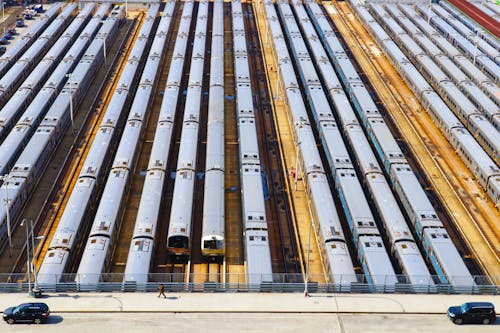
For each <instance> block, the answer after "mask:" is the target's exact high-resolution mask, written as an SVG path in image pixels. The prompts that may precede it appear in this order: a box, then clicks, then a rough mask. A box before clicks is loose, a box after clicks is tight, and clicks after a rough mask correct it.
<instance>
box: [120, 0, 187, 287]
mask: <svg viewBox="0 0 500 333" xmlns="http://www.w3.org/2000/svg"><path fill="white" fill-rule="evenodd" d="M193 8H194V2H193V1H185V2H184V7H183V9H182V13H181V20H180V24H179V27H178V32H177V36H176V39H175V41H176V42H175V46H174V52H173V57H172V60H171V62H170V67H169V71H168V77H167V83H166V87H165V93H164V95H163V99H162V103H161V108H160V114H159V117H158V123H157V127H156V132H155V136H154V139H153V147H152V149H151V155H150V158H149V162H148V167H147V172H146V178H145V180H144V186H143V188H142V194H141V200H140V202H139V209H138V211H137V218H136V221H135V226H134V231H133V233H132V239H131V242H130V249H129V252H128V256H127V262H126V264H125V275H124V277H123V281H124V282H125V283H130V282H133V283H137V284H138V285H140V284H144V283H146V282H148V273H149V271H150V269H151V264H152V261H153V260H152V259H153V250H154V248H155V242H156V241H157V237H156V235H157V232H158V219H159V215H160V207H161V204H162V200H163V199H162V198H163V194H164V186H165V182H166V179H167V177H168V173H167V164H168V160H169V152H170V148H171V142H172V140H173V137H172V136H173V130H174V120H175V118H176V109H177V101H178V98H179V92H180V91H179V90H180V83H181V80H182V73H183V70H184V63H185V55H186V48H187V41H188V36H189V27H190V25H191V21H192V15H193Z"/></svg>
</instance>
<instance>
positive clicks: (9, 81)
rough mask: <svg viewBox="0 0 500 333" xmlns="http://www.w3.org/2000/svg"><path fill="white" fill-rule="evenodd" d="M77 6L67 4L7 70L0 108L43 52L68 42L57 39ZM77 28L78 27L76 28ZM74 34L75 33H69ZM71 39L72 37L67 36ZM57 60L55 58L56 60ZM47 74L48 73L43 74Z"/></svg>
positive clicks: (0, 86) (0, 89)
mask: <svg viewBox="0 0 500 333" xmlns="http://www.w3.org/2000/svg"><path fill="white" fill-rule="evenodd" d="M84 11H85V15H86V16H87V17H88V15H89V14H90V12H89V11H88V10H87V9H85V10H84ZM76 12H77V5H76V4H69V5H67V6H66V7H64V9H63V10H62V12H61V14H59V16H57V17H56V19H55V20H54V21H52V23H51V24H50V25H49V26H48V27H47V29H45V31H44V32H43V33H42V34H41V35H40V36H39V37H38V38H37V39H36V41H35V42H34V43H32V44H31V45H30V47H29V48H28V49H27V50H26V52H24V54H23V55H22V56H21V57H19V59H17V60H16V62H15V63H14V64H13V65H12V66H11V67H10V68H9V70H8V71H7V73H5V74H4V75H2V76H1V78H0V106H1V105H3V104H4V103H5V102H6V101H7V100H8V99H9V97H10V96H11V95H12V93H13V92H14V90H15V88H17V86H18V83H19V81H20V80H22V79H24V78H25V77H26V76H27V75H28V74H30V72H31V71H32V70H33V67H35V65H36V64H37V63H38V62H39V61H40V59H41V58H42V57H43V56H44V54H45V52H47V50H48V49H49V47H50V46H51V45H53V44H54V43H55V42H56V40H58V41H61V42H62V43H65V44H67V43H68V40H67V39H66V40H64V35H62V36H60V38H59V39H58V37H59V34H60V33H61V31H62V30H63V29H65V28H66V26H67V25H68V24H69V23H70V22H71V20H73V17H74V16H75V15H76ZM77 22H78V23H79V25H80V26H82V24H83V23H84V22H85V21H84V20H83V21H82V20H80V19H78V20H77ZM77 28H78V27H77ZM69 33H70V34H75V35H76V32H75V31H72V32H69ZM69 38H70V39H72V38H73V35H69ZM56 59H57V58H56ZM44 74H48V73H44Z"/></svg>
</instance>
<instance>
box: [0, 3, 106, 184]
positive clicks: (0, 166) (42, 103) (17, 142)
mask: <svg viewBox="0 0 500 333" xmlns="http://www.w3.org/2000/svg"><path fill="white" fill-rule="evenodd" d="M94 7H95V5H93V4H92V5H91V6H87V7H86V10H85V11H82V13H80V15H78V17H77V18H76V19H75V21H73V23H72V24H71V25H70V26H69V27H68V29H67V30H66V32H65V34H68V33H69V32H71V31H76V32H78V30H80V28H83V24H82V21H87V19H88V18H89V15H90V14H91V12H93V8H94ZM106 12H107V10H106V9H101V10H100V11H99V13H96V16H94V19H93V20H92V21H91V22H89V23H88V25H87V27H85V29H84V30H83V31H82V32H81V34H80V36H78V37H79V38H78V39H77V40H75V42H74V44H73V45H72V46H71V48H70V50H68V52H66V54H63V53H61V52H63V51H64V50H65V48H66V47H69V45H68V44H70V43H69V41H68V39H64V38H60V39H59V41H62V42H64V43H59V41H58V42H57V43H56V44H55V45H54V47H53V48H52V49H51V50H49V52H48V53H47V55H46V57H45V58H44V59H43V60H42V62H41V63H40V64H39V66H37V68H36V69H35V71H33V72H32V73H31V74H30V76H29V77H28V78H27V79H26V80H25V81H24V83H23V84H22V85H21V87H20V88H19V90H18V91H17V92H16V94H15V95H14V96H13V97H12V98H11V99H10V100H9V102H8V103H7V104H6V105H5V106H4V108H3V109H2V110H1V111H0V122H1V125H0V139H3V138H4V136H5V135H6V136H7V137H6V138H5V140H3V142H2V144H1V146H0V174H6V173H8V172H9V171H10V169H11V168H12V164H13V163H14V161H15V159H16V158H17V157H18V156H19V154H20V153H21V151H22V148H23V147H24V145H25V144H26V143H27V142H28V140H29V138H30V137H31V134H32V133H33V130H34V129H35V128H36V126H37V125H38V124H39V123H40V121H41V119H42V118H43V116H44V115H45V112H46V111H47V109H48V107H49V106H50V104H51V103H52V102H53V101H54V99H55V98H56V96H57V94H58V93H59V91H60V90H61V89H62V88H63V86H64V82H65V80H66V73H68V71H71V69H72V68H73V67H74V66H76V64H77V63H78V61H79V59H80V57H81V56H82V55H83V52H84V51H85V47H86V46H87V45H88V44H89V43H90V38H91V37H93V36H94V35H95V33H97V28H98V26H99V21H100V20H101V19H102V15H104V14H106ZM80 17H81V19H79V18H80ZM83 36H85V37H84V38H82V37H83ZM76 37H77V36H76V35H75V36H74V38H76ZM68 38H69V39H73V36H69V37H68ZM61 44H63V45H61ZM64 44H65V45H64ZM53 51H54V52H53ZM63 56H64V58H63ZM58 57H59V58H63V59H62V60H63V61H62V62H61V63H59V64H57V62H55V60H54V58H55V59H56V60H57V58H58ZM46 64H47V65H48V66H49V67H47V66H46ZM52 64H54V65H55V64H57V67H56V68H54V69H52V71H50V67H51V66H52ZM39 68H40V69H42V70H43V73H40V71H38V69H39ZM49 74H50V77H49V79H48V82H46V83H45V84H44V85H43V87H42V91H40V92H39V93H38V94H36V92H37V90H38V88H40V87H39V86H40V85H41V84H43V83H44V82H43V80H42V78H43V77H44V76H45V75H49ZM37 87H38V88H37ZM35 94H36V97H35V100H34V101H33V102H32V103H30V101H31V99H32V97H33V96H35ZM26 106H28V108H27V109H26V110H25V111H24V112H23V114H22V115H20V113H21V112H22V111H23V110H24V109H25V107H26ZM18 118H19V120H18V121H17V123H15V126H14V129H13V130H12V131H10V133H9V132H8V131H9V129H10V128H11V126H12V125H13V124H14V122H15V121H16V119H18ZM7 133H8V134H7Z"/></svg>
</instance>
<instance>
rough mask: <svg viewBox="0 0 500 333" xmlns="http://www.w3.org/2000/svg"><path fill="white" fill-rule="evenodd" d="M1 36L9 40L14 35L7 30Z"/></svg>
mask: <svg viewBox="0 0 500 333" xmlns="http://www.w3.org/2000/svg"><path fill="white" fill-rule="evenodd" d="M3 38H5V39H7V40H9V39H12V38H14V36H12V34H10V33H9V32H8V31H7V32H6V33H5V34H4V35H3Z"/></svg>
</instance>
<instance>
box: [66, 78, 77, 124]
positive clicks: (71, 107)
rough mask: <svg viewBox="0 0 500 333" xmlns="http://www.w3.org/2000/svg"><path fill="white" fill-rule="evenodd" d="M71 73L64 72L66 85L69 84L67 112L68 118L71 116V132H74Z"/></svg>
mask: <svg viewBox="0 0 500 333" xmlns="http://www.w3.org/2000/svg"><path fill="white" fill-rule="evenodd" d="M72 74H73V73H68V74H66V77H67V78H68V85H69V112H70V118H71V132H72V133H73V134H75V126H74V123H73V89H72V88H73V87H72V86H71V75H72Z"/></svg>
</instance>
